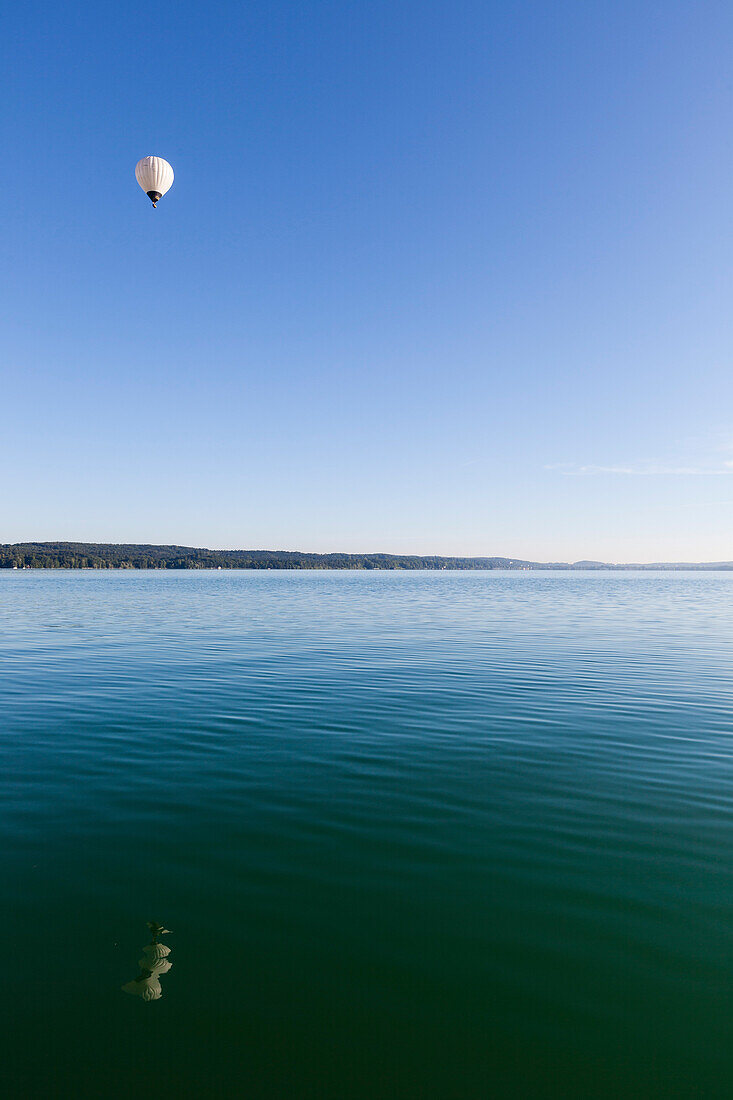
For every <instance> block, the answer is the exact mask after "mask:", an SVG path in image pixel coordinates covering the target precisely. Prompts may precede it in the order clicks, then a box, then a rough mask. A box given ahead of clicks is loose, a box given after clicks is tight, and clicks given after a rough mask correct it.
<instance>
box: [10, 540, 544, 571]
mask: <svg viewBox="0 0 733 1100" xmlns="http://www.w3.org/2000/svg"><path fill="white" fill-rule="evenodd" d="M530 564H531V563H529V562H518V561H513V560H510V559H508V558H441V557H419V556H416V555H410V554H397V555H395V554H308V553H301V552H299V551H287V550H206V549H199V548H196V547H192V546H145V545H142V546H138V545H135V544H120V545H117V544H107V543H84V542H26V543H13V544H8V545H2V546H0V569H516V568H520V567H522V566H524V567H525V568H528V567H529V566H530Z"/></svg>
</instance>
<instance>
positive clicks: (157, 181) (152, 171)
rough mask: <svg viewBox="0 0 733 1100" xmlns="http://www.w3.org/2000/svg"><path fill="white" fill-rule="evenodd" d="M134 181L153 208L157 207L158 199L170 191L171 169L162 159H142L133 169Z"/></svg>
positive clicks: (171, 181)
mask: <svg viewBox="0 0 733 1100" xmlns="http://www.w3.org/2000/svg"><path fill="white" fill-rule="evenodd" d="M135 179H136V180H137V182H138V183H139V184H140V186H141V187H142V189H143V191H144V192H145V194H146V195H147V196H148V198H149V199H150V201H151V202H152V204H153V206H157V204H158V199H162V197H163V195H165V193H166V191H170V189H171V184H172V183H173V169H172V168H171V166H170V164H169V163H168V161H167V160H163V158H162V157H143V159H142V160H139V161H138V162H137V165H136V167H135Z"/></svg>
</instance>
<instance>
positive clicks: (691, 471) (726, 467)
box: [545, 459, 733, 477]
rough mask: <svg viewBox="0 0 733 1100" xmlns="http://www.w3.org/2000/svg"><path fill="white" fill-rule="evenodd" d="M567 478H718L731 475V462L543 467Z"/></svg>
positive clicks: (556, 464)
mask: <svg viewBox="0 0 733 1100" xmlns="http://www.w3.org/2000/svg"><path fill="white" fill-rule="evenodd" d="M545 469H546V470H556V471H557V472H558V473H561V474H564V475H566V476H567V477H592V476H593V475H596V474H618V475H620V476H623V477H669V476H672V477H680V476H682V477H689V476H692V477H720V476H721V475H722V476H725V475H726V474H733V460H732V459H726V461H724V462H722V463H719V464H718V465H712V464H711V465H700V466H674V465H667V464H665V463H654V462H652V463H642V464H639V465H633V464H632V465H628V466H622V465H617V466H595V465H589V466H578V465H575V464H574V463H572V462H554V463H551V464H549V465H546V466H545Z"/></svg>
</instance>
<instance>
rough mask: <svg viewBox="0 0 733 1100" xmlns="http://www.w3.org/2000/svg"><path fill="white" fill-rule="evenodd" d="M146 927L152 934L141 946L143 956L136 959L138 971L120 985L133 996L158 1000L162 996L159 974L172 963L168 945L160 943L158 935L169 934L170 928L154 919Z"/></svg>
mask: <svg viewBox="0 0 733 1100" xmlns="http://www.w3.org/2000/svg"><path fill="white" fill-rule="evenodd" d="M148 928H149V929H150V932H151V934H152V937H153V938H152V939H151V941H150V943H149V944H147V945H146V946H145V947H143V957H142V958H141V959H138V964H137V965H138V966H139V967H140V973H139V974H138V976H137V977H136V978H133V980H132V981H131V982H127V983H126V984H125V985H123V986H122V990H123V992H125V993H132V995H133V997H142V999H143V1000H144V1001H159V1000H160V998H161V997H162V996H163V990H162V989H161V985H160V976H161V974H167V973H168V971H169V970H170V968H171V967H172V966H173V963H172V962H171V961H170V959H169V958H168V956H169V955H170V953H171V949H170V947H168V946H167V945H166V944H164V943H160V937H161V936H165V935H168V936H170V935H171V930H170V928H164V927H163V925H162V924H158V923H157V922H156V921H148Z"/></svg>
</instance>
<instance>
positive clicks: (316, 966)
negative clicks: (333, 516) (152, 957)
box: [0, 571, 733, 1100]
mask: <svg viewBox="0 0 733 1100" xmlns="http://www.w3.org/2000/svg"><path fill="white" fill-rule="evenodd" d="M732 717H733V573H725V574H724V573H719V574H715V573H713V574H707V573H587V574H586V573H518V572H517V573H514V572H511V573H502V572H486V573H483V572H482V573H478V572H476V573H474V572H470V573H449V572H440V573H377V572H360V573H341V572H339V573H332V572H269V571H267V572H265V571H263V572H226V571H223V572H196V571H190V572H164V571H159V572H96V571H93V572H92V571H90V572H78V573H66V572H46V571H19V572H8V571H5V572H3V573H2V574H0V756H1V759H2V768H1V769H0V794H1V795H2V802H1V805H2V813H1V814H0V831H1V836H2V846H1V848H0V852H1V855H0V860H1V861H2V868H1V869H2V882H3V887H4V890H3V897H4V902H3V912H2V933H3V940H2V942H3V944H4V950H5V957H4V965H3V970H2V975H3V978H2V984H3V997H2V1009H1V1010H0V1011H1V1012H2V1016H3V1026H2V1028H1V1029H0V1036H1V1038H0V1086H2V1092H3V1094H4V1095H7V1096H10V1097H15V1096H18V1097H36V1096H37V1097H43V1098H46V1097H56V1096H58V1097H67V1096H68V1097H80V1098H86V1097H99V1098H105V1097H123V1096H124V1097H128V1096H136V1095H141V1096H143V1097H148V1096H150V1097H209V1096H211V1097H252V1098H272V1100H274V1098H278V1100H280V1098H290V1097H292V1098H304V1100H305V1098H309V1100H310V1098H313V1100H316V1098H317V1100H331V1098H333V1100H351V1098H359V1100H361V1098H363V1100H367V1098H369V1100H379V1098H390V1100H391V1098H396V1100H401V1098H418V1097H438V1098H444V1100H453V1098H455V1100H473V1098H484V1097H492V1096H518V1097H520V1096H521V1097H596V1096H598V1097H638V1096H642V1097H646V1096H649V1097H708V1096H709V1097H717V1096H721V1097H724V1096H731V1095H733V1017H732V1015H731V1008H732V1007H733V1006H732V1004H731V961H732V958H733V952H732V948H733V876H732V874H731V852H732V850H733V818H732V816H731V809H732V799H731V779H732V778H733V776H732V772H733V768H732V767H731V764H732V759H733V757H732V753H731V748H732V746H733V742H732V740H731V719H732ZM151 920H156V921H159V922H161V923H163V924H164V925H165V926H166V927H167V928H169V929H171V930H172V934H170V935H164V936H163V937H162V939H163V941H164V942H165V943H166V944H167V945H168V946H169V947H170V949H171V950H170V956H169V961H170V962H171V963H172V966H171V968H170V970H169V971H168V973H165V974H162V975H160V978H159V983H160V990H161V992H162V996H160V998H159V999H156V1000H153V1001H149V1002H146V1001H144V1000H143V999H142V998H141V997H139V996H130V995H129V993H127V992H124V991H122V989H121V987H122V986H123V985H124V984H126V983H128V982H131V981H134V979H135V978H136V977H138V976H139V975H140V968H139V966H138V960H139V959H140V958H141V957H143V955H142V948H143V947H144V945H146V944H147V943H149V941H150V934H149V933H148V929H147V927H146V922H147V921H151Z"/></svg>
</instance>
